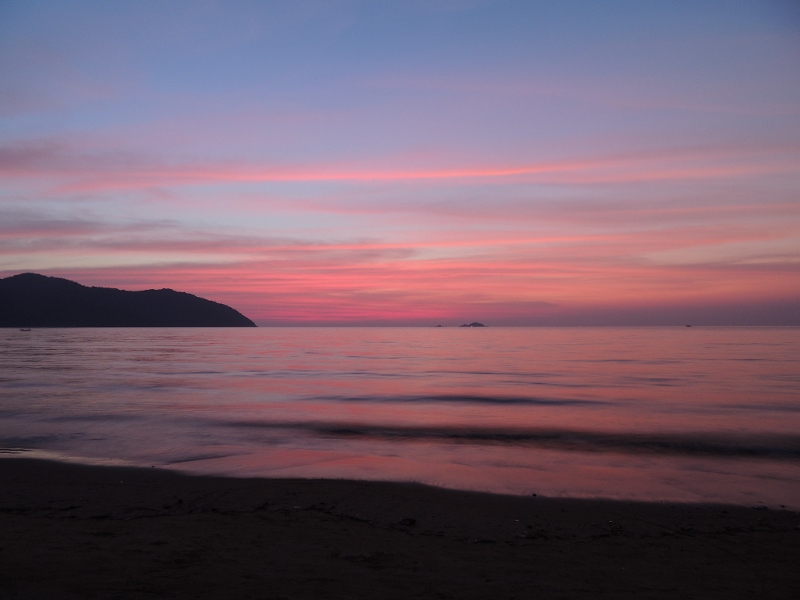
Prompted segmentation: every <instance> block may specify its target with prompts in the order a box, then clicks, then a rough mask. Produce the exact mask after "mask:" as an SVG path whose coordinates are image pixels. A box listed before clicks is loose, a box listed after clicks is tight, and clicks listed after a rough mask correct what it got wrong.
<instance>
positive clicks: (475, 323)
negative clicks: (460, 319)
mask: <svg viewBox="0 0 800 600" xmlns="http://www.w3.org/2000/svg"><path fill="white" fill-rule="evenodd" d="M461 327H486V325H484V324H483V323H478V322H477V321H475V322H474V323H464V324H463V325H461Z"/></svg>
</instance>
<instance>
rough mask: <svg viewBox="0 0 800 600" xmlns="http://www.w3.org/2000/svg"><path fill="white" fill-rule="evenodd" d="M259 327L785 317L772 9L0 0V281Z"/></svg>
mask: <svg viewBox="0 0 800 600" xmlns="http://www.w3.org/2000/svg"><path fill="white" fill-rule="evenodd" d="M21 272H38V273H42V274H46V275H54V276H59V277H66V278H68V279H73V280H75V281H78V282H80V283H83V284H85V285H95V286H106V287H119V288H122V289H129V290H141V289H152V288H164V287H167V288H172V289H177V290H181V291H186V292H190V293H193V294H197V295H200V296H203V297H205V298H209V299H212V300H215V301H218V302H224V303H226V304H229V305H231V306H233V307H234V308H236V309H238V310H240V311H241V312H243V313H244V314H245V315H247V316H248V317H250V318H252V319H253V320H254V321H256V323H258V324H259V325H336V326H340V325H436V324H443V325H454V324H460V323H463V322H472V321H480V322H483V323H485V324H487V325H498V326H503V325H675V324H680V325H682V324H687V323H691V324H707V325H722V324H739V325H800V4H797V3H795V2H793V1H791V0H720V1H706V0H689V1H684V0H669V1H660V0H650V1H648V2H641V0H630V1H616V0H608V1H604V2H597V1H595V0H580V1H578V0H551V1H539V0H484V1H481V0H397V1H395V0H373V1H369V0H363V1H361V0H352V1H351V0H287V1H270V0H265V1H252V2H251V1H240V0H226V1H224V2H223V1H211V0H191V1H181V0H171V1H170V2H162V1H148V0H143V1H136V2H126V1H120V2H107V1H105V0H98V1H82V0H73V1H62V0H58V1H56V0H0V277H7V276H11V275H14V274H17V273H21Z"/></svg>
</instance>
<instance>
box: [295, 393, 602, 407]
mask: <svg viewBox="0 0 800 600" xmlns="http://www.w3.org/2000/svg"><path fill="white" fill-rule="evenodd" d="M304 400H313V401H323V402H397V403H408V402H420V403H462V404H529V405H542V406H571V405H597V404H611V403H610V402H607V401H604V400H582V399H578V398H543V397H536V396H495V395H491V396H483V395H479V394H438V395H437V394H431V395H417V394H414V395H399V396H313V397H307V398H304Z"/></svg>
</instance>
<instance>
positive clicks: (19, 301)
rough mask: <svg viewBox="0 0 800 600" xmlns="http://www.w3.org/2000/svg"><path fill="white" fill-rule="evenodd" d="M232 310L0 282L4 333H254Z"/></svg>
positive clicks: (181, 295) (173, 298) (58, 282)
mask: <svg viewBox="0 0 800 600" xmlns="http://www.w3.org/2000/svg"><path fill="white" fill-rule="evenodd" d="M255 326H256V324H255V323H253V322H252V321H251V320H250V319H248V318H247V317H245V316H244V315H243V314H241V313H240V312H238V311H236V310H234V309H232V308H231V307H230V306H226V305H224V304H220V303H219V302H212V301H211V300H206V299H204V298H199V297H197V296H193V295H192V294H187V293H185V292H176V291H174V290H168V289H164V290H145V291H141V292H127V291H124V290H118V289H114V288H101V287H86V286H84V285H81V284H79V283H75V282H74V281H70V280H68V279H62V278H60V277H46V276H44V275H38V274H36V273H23V274H21V275H14V276H13V277H6V278H5V279H0V327H255Z"/></svg>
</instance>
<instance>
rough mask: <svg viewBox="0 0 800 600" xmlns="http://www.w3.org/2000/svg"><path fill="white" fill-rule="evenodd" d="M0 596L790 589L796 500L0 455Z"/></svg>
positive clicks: (679, 593) (796, 558) (797, 588)
mask: <svg viewBox="0 0 800 600" xmlns="http://www.w3.org/2000/svg"><path fill="white" fill-rule="evenodd" d="M0 482H2V483H1V484H0V598H4V599H6V600H17V599H22V598H25V599H39V600H45V599H61V598H142V599H145V598H265V599H266V598H272V599H277V598H518V599H522V598H536V599H540V598H542V599H547V598H637V599H639V598H725V599H730V598H792V599H796V598H800V515H799V514H798V513H796V512H791V511H777V510H765V509H756V508H747V507H732V506H706V505H703V506H698V505H676V504H645V503H627V502H613V501H594V500H564V499H548V498H538V497H515V496H496V495H490V494H478V493H468V492H457V491H449V490H442V489H436V488H431V487H425V486H422V485H409V484H395V483H370V482H352V481H329V480H268V479H266V480H257V479H226V478H211V477H190V476H182V475H179V474H175V473H171V472H166V471H160V470H156V469H149V470H148V469H121V468H104V467H85V466H76V465H65V464H58V463H52V462H45V461H38V460H31V459H17V458H13V459H2V460H0Z"/></svg>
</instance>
